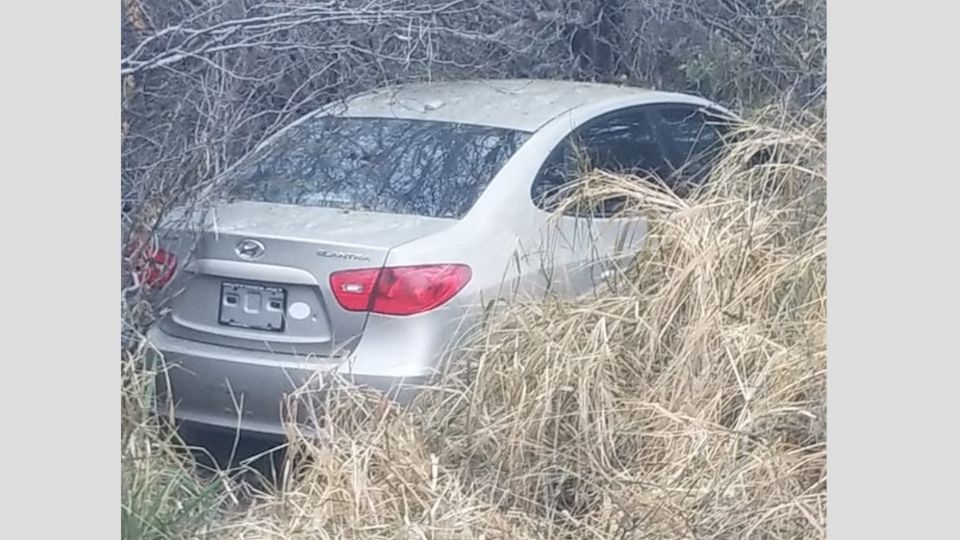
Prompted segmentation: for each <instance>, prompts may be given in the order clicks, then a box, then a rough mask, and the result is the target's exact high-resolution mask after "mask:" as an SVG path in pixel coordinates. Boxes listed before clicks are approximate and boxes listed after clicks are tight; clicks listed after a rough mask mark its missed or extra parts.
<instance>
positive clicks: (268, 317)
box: [220, 281, 287, 332]
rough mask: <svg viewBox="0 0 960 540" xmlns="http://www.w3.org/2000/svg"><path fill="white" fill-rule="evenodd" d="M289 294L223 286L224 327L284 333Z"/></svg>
mask: <svg viewBox="0 0 960 540" xmlns="http://www.w3.org/2000/svg"><path fill="white" fill-rule="evenodd" d="M286 308H287V291H286V290H284V289H283V288H281V287H270V286H266V285H255V284H252V283H233V282H226V281H225V282H223V284H221V286H220V324H222V325H225V326H235V327H238V328H248V329H251V330H265V331H268V332H283V322H284V321H283V314H284V312H285V311H286Z"/></svg>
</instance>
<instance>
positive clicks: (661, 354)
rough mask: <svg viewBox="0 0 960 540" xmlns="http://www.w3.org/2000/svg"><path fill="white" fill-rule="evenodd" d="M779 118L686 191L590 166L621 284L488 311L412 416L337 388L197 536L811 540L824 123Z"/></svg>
mask: <svg viewBox="0 0 960 540" xmlns="http://www.w3.org/2000/svg"><path fill="white" fill-rule="evenodd" d="M776 118H777V121H775V122H771V121H770V120H766V121H765V123H764V124H762V125H765V126H770V125H779V126H780V127H776V128H771V127H756V126H753V127H749V128H747V132H745V134H746V135H748V136H747V137H745V138H744V140H743V141H742V142H739V143H737V144H735V145H734V146H732V147H731V149H730V152H729V156H728V157H727V158H726V160H725V162H724V164H723V166H722V167H721V168H720V169H719V170H718V171H717V174H716V175H715V177H714V179H713V182H712V184H711V188H710V190H709V191H704V192H701V193H696V194H694V195H693V196H692V197H690V198H687V199H678V198H676V197H673V196H672V195H670V194H668V193H665V192H663V191H661V190H657V189H655V188H648V187H641V186H642V184H638V183H625V182H623V181H621V180H618V179H610V178H605V177H604V176H603V175H596V176H595V177H594V178H592V179H591V182H590V185H591V186H592V187H591V188H590V189H591V190H593V193H594V194H597V193H600V192H603V190H608V191H609V190H618V191H619V192H621V193H626V194H627V195H629V198H630V200H631V201H633V202H634V203H636V205H637V208H639V209H640V210H641V211H643V212H644V213H645V214H646V216H647V217H648V218H649V222H650V236H649V240H648V244H647V248H646V249H645V251H644V252H643V253H642V254H641V256H640V257H639V258H638V259H637V260H636V261H634V263H633V264H632V266H631V267H630V268H629V269H628V272H627V276H628V278H627V279H622V280H620V281H619V282H618V283H616V284H613V285H611V288H610V290H609V291H606V292H605V293H604V294H602V295H600V296H599V297H598V298H591V299H587V300H582V301H577V302H560V301H541V302H537V303H530V304H524V305H516V306H513V307H511V308H509V309H507V310H506V311H505V312H503V313H501V314H498V315H497V316H496V317H495V318H493V319H492V320H490V321H489V322H488V324H487V327H486V328H485V329H484V331H483V332H482V333H480V334H479V335H478V338H477V340H476V341H475V342H473V343H471V344H470V345H469V347H468V348H467V350H466V351H464V353H463V354H460V355H458V356H457V357H456V358H455V360H454V361H453V363H452V364H451V365H450V370H449V372H448V373H447V374H446V375H445V377H444V380H443V381H442V384H441V385H439V386H438V388H436V389H434V390H431V391H429V392H427V393H426V394H424V395H423V396H422V398H421V399H420V400H418V402H417V403H416V404H415V406H414V407H413V408H412V409H411V410H406V411H404V410H397V409H396V408H395V407H393V406H392V405H389V404H387V403H385V402H383V401H382V400H381V399H380V398H379V397H378V396H375V395H370V394H365V393H362V392H357V391H352V390H348V389H343V390H335V391H334V392H332V393H331V394H330V395H328V396H327V399H328V400H329V401H328V403H327V406H326V407H325V413H324V416H323V418H322V421H323V424H324V425H323V426H322V427H323V428H324V430H325V433H326V437H325V438H324V440H322V441H310V440H306V439H301V440H296V441H295V442H294V453H295V454H297V455H298V456H300V457H301V458H302V459H296V460H294V462H295V463H297V464H298V465H297V467H296V468H294V469H292V470H290V471H288V473H287V475H286V476H285V479H284V481H283V482H282V484H281V485H280V486H278V487H277V488H276V489H275V490H271V491H270V492H269V493H259V494H256V495H255V496H254V500H253V503H252V504H251V505H250V506H249V507H248V508H247V509H246V510H244V511H243V512H242V513H233V514H230V513H221V515H220V517H219V521H218V524H217V525H211V526H209V528H208V529H207V530H208V533H207V534H208V535H209V536H211V537H217V538H278V539H279V538H283V539H292V538H384V539H386V538H404V539H406V538H491V539H492V538H505V539H507V538H509V539H514V538H517V539H519V538H658V539H659V538H677V539H680V538H683V539H687V538H770V539H807V538H822V537H823V536H824V528H825V504H826V439H825V437H826V435H825V434H826V425H825V413H826V411H825V407H826V307H825V304H826V299H825V294H826V292H825V291H826V284H825V276H826V272H825V267H826V253H825V244H826V233H825V231H826V223H825V208H824V200H825V196H824V194H825V187H826V186H825V177H824V169H825V145H824V126H823V124H822V122H819V121H813V122H811V121H805V122H802V123H801V122H797V121H791V122H789V123H787V122H785V121H783V120H782V117H776ZM760 149H766V150H767V151H768V152H769V155H771V156H772V159H771V160H770V161H768V162H767V163H766V164H763V165H759V166H755V167H752V168H747V167H745V166H744V163H746V162H747V161H748V160H749V158H750V157H751V156H753V155H755V153H756V152H757V151H758V150H760ZM610 180H613V182H611V181H610ZM194 530H197V529H194Z"/></svg>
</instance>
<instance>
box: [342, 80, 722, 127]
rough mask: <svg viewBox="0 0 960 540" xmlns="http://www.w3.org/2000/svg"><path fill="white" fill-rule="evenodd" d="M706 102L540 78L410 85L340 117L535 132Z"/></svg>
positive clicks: (361, 102)
mask: <svg viewBox="0 0 960 540" xmlns="http://www.w3.org/2000/svg"><path fill="white" fill-rule="evenodd" d="M661 101H683V102H691V103H697V104H706V103H707V102H706V101H705V100H702V99H700V98H695V97H693V96H687V95H684V94H675V93H669V92H660V91H656V90H649V89H644V88H637V87H631V86H624V85H616V84H604V83H590V82H577V81H560V80H540V79H494V80H465V81H451V82H432V83H408V84H400V85H396V86H392V87H384V88H379V89H376V90H373V91H370V92H366V93H363V94H359V95H356V96H354V97H352V98H347V99H346V100H345V102H344V103H342V104H341V107H343V108H339V109H337V110H336V112H335V113H333V114H335V115H336V116H348V117H375V118H383V117H387V118H403V119H410V120H436V121H446V122H456V123H461V124H476V125H486V126H492V127H500V128H507V129H514V130H519V131H527V132H533V131H536V130H537V129H539V128H540V127H542V126H543V125H544V124H546V123H547V122H549V121H550V120H552V119H554V118H556V117H557V116H559V115H560V114H563V113H565V112H568V111H571V110H573V109H576V108H578V107H580V106H583V105H587V104H592V105H601V104H603V103H604V102H610V103H613V102H617V103H621V102H622V103H624V104H625V105H629V104H640V103H645V102H650V103H654V102H661Z"/></svg>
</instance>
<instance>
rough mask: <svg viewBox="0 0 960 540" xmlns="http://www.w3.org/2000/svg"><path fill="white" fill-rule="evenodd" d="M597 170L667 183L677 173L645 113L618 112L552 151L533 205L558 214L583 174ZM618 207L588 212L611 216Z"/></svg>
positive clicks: (534, 191)
mask: <svg viewBox="0 0 960 540" xmlns="http://www.w3.org/2000/svg"><path fill="white" fill-rule="evenodd" d="M597 169H599V170H604V171H608V172H612V173H617V174H637V175H650V174H655V175H658V176H660V177H662V178H665V177H667V176H669V175H670V174H671V173H672V172H673V169H672V168H671V167H670V165H669V163H668V160H667V157H666V156H665V155H664V148H663V147H662V146H661V144H660V142H659V139H658V137H657V133H656V131H655V129H654V126H653V124H652V123H651V122H650V121H649V119H648V116H647V114H646V113H645V112H644V111H643V110H642V109H630V110H627V111H622V112H616V113H612V114H609V115H606V116H602V117H600V118H598V119H596V120H593V121H591V122H589V123H587V124H585V125H584V126H582V127H581V128H579V129H578V130H576V131H574V132H573V133H572V134H570V136H568V137H567V138H566V139H565V140H564V141H563V142H561V143H560V144H559V145H558V146H557V147H556V148H555V149H554V150H553V152H552V153H551V154H550V156H549V157H548V158H547V160H546V161H545V162H544V164H543V167H542V168H541V169H540V172H539V174H538V175H537V178H536V179H535V180H534V183H533V186H532V188H531V196H532V197H533V200H534V203H535V204H536V205H537V206H538V207H540V208H542V209H544V210H547V211H552V210H554V209H556V207H557V205H558V204H559V203H560V202H561V198H562V197H563V196H564V195H565V194H566V193H567V190H569V189H570V188H571V187H572V186H573V185H574V184H576V183H577V181H578V180H579V179H580V176H581V174H582V173H583V172H585V171H586V170H597ZM618 207H619V201H617V200H611V201H604V203H602V204H601V207H600V208H593V209H589V213H590V214H591V215H601V216H602V215H608V214H610V213H612V212H614V211H616V209H617V208H618ZM578 213H580V212H578Z"/></svg>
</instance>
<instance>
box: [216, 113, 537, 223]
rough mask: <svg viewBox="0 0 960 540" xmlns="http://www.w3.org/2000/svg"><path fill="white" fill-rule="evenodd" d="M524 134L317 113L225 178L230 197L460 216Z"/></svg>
mask: <svg viewBox="0 0 960 540" xmlns="http://www.w3.org/2000/svg"><path fill="white" fill-rule="evenodd" d="M528 137H529V134H528V133H526V132H522V131H513V130H508V129H501V128H494V127H486V126H475V125H465V124H456V123H449V122H436V121H423V120H403V119H396V118H344V117H331V116H327V117H317V118H315V119H313V120H309V121H307V122H305V123H303V124H300V125H297V126H295V127H293V128H291V129H290V130H288V131H286V132H285V133H284V134H283V135H282V136H281V137H280V138H278V139H276V140H275V141H273V142H271V143H270V144H269V145H267V146H266V147H265V148H264V149H262V150H261V151H260V152H259V153H258V154H257V155H256V156H255V157H254V159H252V160H250V162H249V164H248V165H246V166H244V167H242V168H241V169H240V170H239V173H238V174H237V176H236V177H234V178H233V179H231V180H230V181H229V183H228V190H229V195H230V196H231V198H233V199H240V200H247V201H258V202H269V203H282V204H296V205H303V206H329V207H335V208H346V209H352V210H366V211H372V212H386V213H395V214H415V215H419V216H429V217H452V218H461V217H463V215H464V214H466V212H467V211H468V210H469V209H470V208H471V207H472V206H473V205H474V204H475V203H476V201H477V199H479V198H480V195H481V194H482V193H483V191H484V189H486V187H487V185H488V184H489V183H490V181H491V180H492V179H493V177H494V176H495V175H496V173H497V172H498V171H499V170H500V169H501V168H502V167H503V165H504V164H505V163H506V161H507V159H509V158H510V156H511V155H513V153H514V152H516V150H517V149H518V148H519V147H520V145H521V144H523V142H524V141H526V139H527V138H528Z"/></svg>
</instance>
